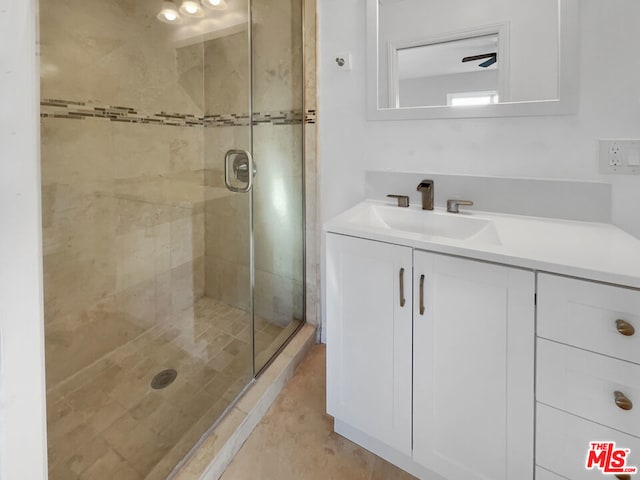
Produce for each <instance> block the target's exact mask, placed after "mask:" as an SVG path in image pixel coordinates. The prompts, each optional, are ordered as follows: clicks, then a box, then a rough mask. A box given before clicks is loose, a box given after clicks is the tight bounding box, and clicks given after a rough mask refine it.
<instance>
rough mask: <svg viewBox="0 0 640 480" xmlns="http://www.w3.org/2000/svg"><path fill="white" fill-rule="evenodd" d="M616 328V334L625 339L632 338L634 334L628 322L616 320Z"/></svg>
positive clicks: (633, 329) (634, 331)
mask: <svg viewBox="0 0 640 480" xmlns="http://www.w3.org/2000/svg"><path fill="white" fill-rule="evenodd" d="M616 328H617V329H618V333H619V334H620V335H624V336H625V337H633V335H634V334H635V333H636V329H635V328H633V325H631V324H630V323H629V322H625V321H624V320H616Z"/></svg>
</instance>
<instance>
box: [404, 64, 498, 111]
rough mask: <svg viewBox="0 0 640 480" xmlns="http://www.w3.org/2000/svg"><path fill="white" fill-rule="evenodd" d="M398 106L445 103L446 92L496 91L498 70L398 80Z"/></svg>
mask: <svg viewBox="0 0 640 480" xmlns="http://www.w3.org/2000/svg"><path fill="white" fill-rule="evenodd" d="M399 87H400V88H399V90H400V106H401V107H415V106H421V105H446V104H447V94H449V93H460V92H489V91H496V92H497V91H498V70H497V69H496V70H484V71H480V72H467V73H454V74H451V75H439V76H437V77H422V78H407V79H406V80H400V85H399Z"/></svg>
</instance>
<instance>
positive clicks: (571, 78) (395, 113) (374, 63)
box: [367, 0, 579, 120]
mask: <svg viewBox="0 0 640 480" xmlns="http://www.w3.org/2000/svg"><path fill="white" fill-rule="evenodd" d="M558 1H559V10H560V11H559V19H560V22H559V44H560V56H559V65H558V73H559V74H558V98H557V99H553V100H536V101H530V102H511V103H497V104H493V105H478V106H456V107H451V106H447V105H443V106H428V107H403V108H379V107H378V59H379V52H378V48H379V46H378V45H379V42H378V17H379V9H378V7H379V4H378V0H367V116H368V118H369V119H370V120H418V119H437V118H483V117H517V116H529V115H568V114H572V113H576V112H577V111H578V99H579V92H578V68H579V24H578V21H579V19H578V0H558Z"/></svg>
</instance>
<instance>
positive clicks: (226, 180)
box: [224, 149, 255, 193]
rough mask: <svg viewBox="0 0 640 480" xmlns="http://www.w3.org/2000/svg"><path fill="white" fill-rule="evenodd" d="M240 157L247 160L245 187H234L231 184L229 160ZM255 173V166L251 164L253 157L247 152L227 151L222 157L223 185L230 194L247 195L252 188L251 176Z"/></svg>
mask: <svg viewBox="0 0 640 480" xmlns="http://www.w3.org/2000/svg"><path fill="white" fill-rule="evenodd" d="M237 155H242V156H244V157H246V159H247V173H248V175H247V185H246V186H245V187H234V186H233V185H232V184H231V181H230V178H231V175H230V174H231V163H232V162H231V159H232V158H233V157H234V156H237ZM254 173H255V165H254V163H253V156H252V155H251V153H249V152H248V151H247V150H237V149H234V150H229V151H228V152H227V153H226V155H225V156H224V184H225V186H226V187H227V188H228V189H229V190H231V191H232V192H237V193H248V192H250V191H251V189H252V188H253V175H254Z"/></svg>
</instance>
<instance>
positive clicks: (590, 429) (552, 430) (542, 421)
mask: <svg viewBox="0 0 640 480" xmlns="http://www.w3.org/2000/svg"><path fill="white" fill-rule="evenodd" d="M536 426H537V430H536V464H537V465H539V466H540V467H543V468H545V469H547V470H549V471H551V472H555V473H557V474H558V475H560V476H562V477H566V478H567V479H569V480H583V479H598V480H603V479H609V480H615V478H616V477H615V476H613V475H604V474H602V473H601V472H600V470H598V469H594V470H587V469H586V468H585V467H586V465H585V463H586V458H587V452H588V450H589V443H590V442H593V441H600V442H605V441H613V442H615V443H616V448H629V449H631V452H630V453H629V455H628V456H627V466H629V467H637V466H640V439H638V438H636V437H632V436H630V435H626V434H624V433H621V432H618V431H617V430H612V429H609V428H606V427H603V426H602V425H598V424H595V423H592V422H589V421H587V420H583V419H581V418H578V417H575V416H573V415H570V414H568V413H565V412H561V411H560V410H556V409H555V408H551V407H548V406H546V405H542V404H538V405H537V421H536ZM634 476H636V475H632V478H633V477H634ZM543 478H544V477H543ZM552 478H553V477H552Z"/></svg>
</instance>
